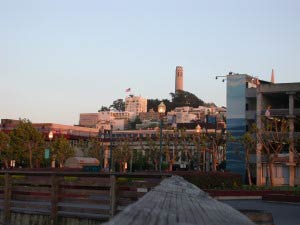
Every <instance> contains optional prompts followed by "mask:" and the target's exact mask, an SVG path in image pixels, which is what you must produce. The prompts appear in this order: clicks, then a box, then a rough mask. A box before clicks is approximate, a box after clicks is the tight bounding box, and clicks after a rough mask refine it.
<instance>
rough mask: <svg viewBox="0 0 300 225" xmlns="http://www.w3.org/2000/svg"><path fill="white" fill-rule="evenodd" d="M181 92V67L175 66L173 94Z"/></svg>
mask: <svg viewBox="0 0 300 225" xmlns="http://www.w3.org/2000/svg"><path fill="white" fill-rule="evenodd" d="M176 91H183V67H182V66H176V72H175V92H176Z"/></svg>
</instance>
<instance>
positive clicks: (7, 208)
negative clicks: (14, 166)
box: [3, 172, 12, 225]
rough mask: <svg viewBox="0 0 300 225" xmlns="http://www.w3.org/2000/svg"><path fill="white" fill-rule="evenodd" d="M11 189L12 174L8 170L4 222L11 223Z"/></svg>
mask: <svg viewBox="0 0 300 225" xmlns="http://www.w3.org/2000/svg"><path fill="white" fill-rule="evenodd" d="M11 189H12V180H11V175H10V174H9V173H8V172H6V173H5V175H4V207H3V212H4V215H3V217H4V221H3V222H4V224H5V225H9V224H10V203H11Z"/></svg>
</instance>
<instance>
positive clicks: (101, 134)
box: [99, 127, 104, 169]
mask: <svg viewBox="0 0 300 225" xmlns="http://www.w3.org/2000/svg"><path fill="white" fill-rule="evenodd" d="M100 140H101V151H100V152H99V160H100V166H101V167H102V168H101V169H103V168H104V166H103V165H104V162H103V161H104V149H103V144H104V143H103V142H104V128H103V127H102V128H101V129H100Z"/></svg>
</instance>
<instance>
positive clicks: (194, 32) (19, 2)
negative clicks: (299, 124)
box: [0, 0, 300, 125]
mask: <svg viewBox="0 0 300 225" xmlns="http://www.w3.org/2000/svg"><path fill="white" fill-rule="evenodd" d="M299 12H300V1H299V0H226V1H225V0H211V1H206V0H205V1H204V0H184V1H183V0H151V1H141V0H111V1H107V0H85V1H83V0H49V1H48V0H26V1H24V0H0V84H1V87H0V118H2V119H4V118H10V119H18V118H28V119H30V120H31V121H32V122H50V123H60V124H68V125H73V124H78V122H79V114H80V113H92V112H97V111H98V109H100V108H101V106H102V105H104V106H109V105H110V104H111V103H112V102H113V101H114V100H116V99H119V98H125V97H126V94H128V93H125V89H127V88H131V90H132V92H131V93H130V94H134V95H140V96H143V97H145V98H158V99H163V98H168V99H170V95H169V93H170V92H174V86H175V68H176V66H177V65H181V66H183V68H184V90H186V91H189V92H192V93H194V94H195V95H197V96H198V97H199V98H201V99H202V100H204V101H205V102H214V103H216V104H217V105H218V106H226V82H222V81H221V79H220V80H216V79H215V76H217V75H218V76H221V75H226V74H228V72H230V71H232V72H235V73H246V74H249V75H253V76H257V77H259V78H260V79H263V80H270V77H271V71H272V69H274V71H275V81H276V82H278V83H286V82H300V76H299V74H298V71H299V65H300V64H299V62H300V13H299Z"/></svg>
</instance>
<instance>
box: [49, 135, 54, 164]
mask: <svg viewBox="0 0 300 225" xmlns="http://www.w3.org/2000/svg"><path fill="white" fill-rule="evenodd" d="M48 138H49V140H50V143H51V141H52V139H53V132H52V131H50V132H49V134H48ZM51 152H53V149H52V146H51ZM51 157H52V154H51ZM54 157H55V155H54V154H53V158H52V161H51V168H55V158H54Z"/></svg>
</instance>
